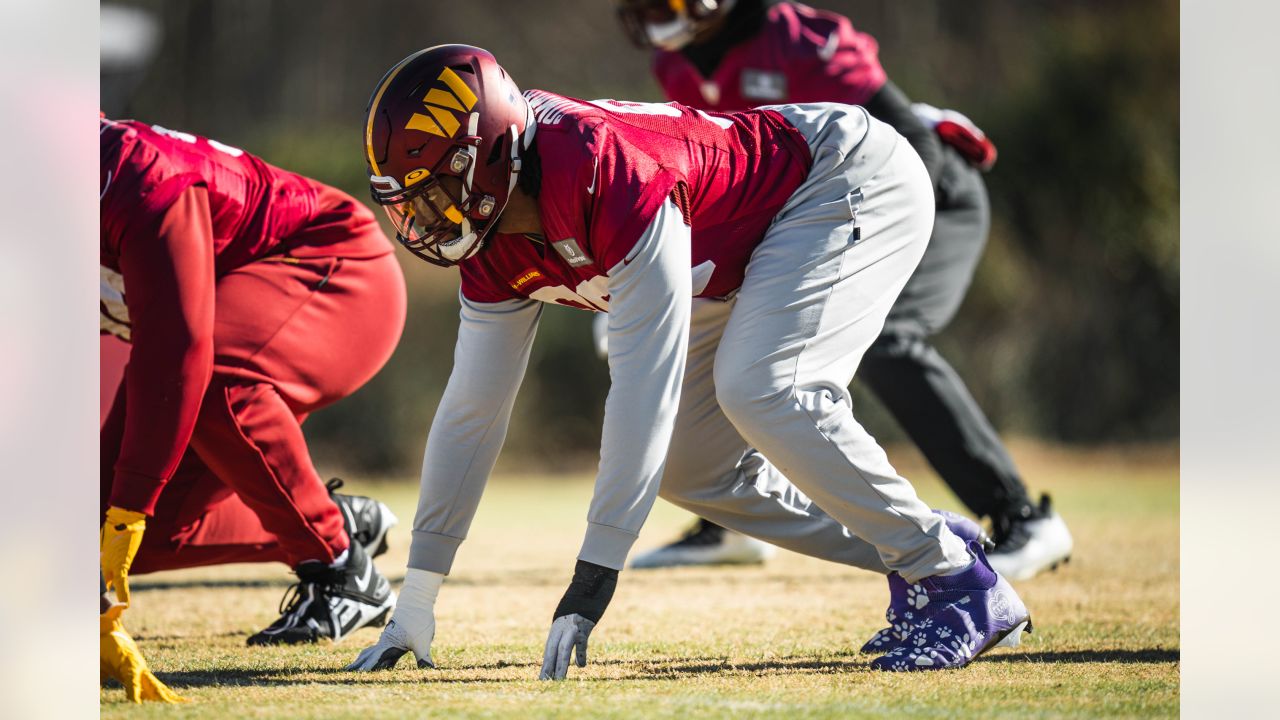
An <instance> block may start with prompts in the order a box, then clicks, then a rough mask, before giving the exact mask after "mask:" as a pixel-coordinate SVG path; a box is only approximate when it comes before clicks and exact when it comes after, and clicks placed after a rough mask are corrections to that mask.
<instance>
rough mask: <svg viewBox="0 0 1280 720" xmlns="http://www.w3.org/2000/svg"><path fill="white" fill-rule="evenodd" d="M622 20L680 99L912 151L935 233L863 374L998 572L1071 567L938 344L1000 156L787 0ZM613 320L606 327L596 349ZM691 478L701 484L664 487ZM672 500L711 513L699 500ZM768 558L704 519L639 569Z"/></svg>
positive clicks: (680, 8)
mask: <svg viewBox="0 0 1280 720" xmlns="http://www.w3.org/2000/svg"><path fill="white" fill-rule="evenodd" d="M618 14H619V18H620V19H621V20H622V24H623V26H624V28H625V29H626V31H627V34H628V36H629V37H630V38H631V39H632V41H633V42H635V43H636V44H637V45H638V46H640V47H645V48H652V49H653V51H654V54H653V71H654V74H655V75H656V76H657V79H658V82H659V83H660V84H661V85H662V88H663V90H664V92H665V93H666V95H667V97H668V98H669V99H671V100H674V101H676V102H679V103H682V104H685V105H689V106H691V107H697V108H702V109H704V110H718V111H721V112H729V111H737V110H745V109H747V108H749V107H754V106H757V105H764V104H772V103H796V102H824V101H827V102H840V103H847V104H850V105H861V106H863V107H865V108H866V109H867V112H869V113H870V114H871V115H872V117H875V118H877V119H879V120H883V121H884V122H886V123H888V124H889V125H891V126H893V128H894V129H896V130H897V131H898V132H899V133H900V134H901V135H902V136H903V137H905V138H906V139H907V140H908V141H909V142H910V143H911V146H912V147H914V148H915V150H916V152H917V153H918V154H919V155H920V157H921V159H922V160H923V161H924V164H925V167H926V168H927V169H928V171H929V177H930V180H931V181H932V183H933V187H934V195H935V197H936V210H937V214H936V216H935V220H934V226H933V237H932V239H931V240H930V242H929V247H928V249H927V250H926V251H925V254H924V258H923V259H922V260H921V262H920V266H919V268H918V269H917V270H916V271H915V273H914V274H913V275H912V277H911V280H910V281H909V282H908V283H907V285H906V287H905V288H903V290H902V294H901V295H900V296H899V297H898V301H897V302H896V303H895V304H894V306H893V308H892V309H890V311H889V316H888V318H887V319H886V321H885V326H884V331H883V332H881V334H880V337H879V338H877V339H876V341H875V342H874V343H872V345H871V347H870V348H869V349H868V350H867V353H866V355H865V356H864V357H863V359H862V364H861V365H860V366H859V368H858V377H860V378H861V379H862V381H863V382H865V383H866V384H867V386H868V387H870V388H871V390H872V391H873V392H875V394H876V396H877V397H879V398H880V400H881V402H883V403H884V405H885V407H886V408H888V409H889V411H890V412H891V413H892V414H893V416H894V418H896V419H897V421H898V423H899V424H900V425H901V426H902V428H903V429H904V430H905V431H906V432H907V434H908V435H909V436H910V437H911V439H912V440H913V441H914V442H915V443H916V445H917V446H918V447H919V448H920V450H921V452H922V453H923V454H924V456H925V458H926V459H928V461H929V463H930V464H931V465H933V468H934V469H935V470H936V471H937V472H938V474H939V475H940V476H941V477H942V479H943V480H944V481H946V483H947V484H948V485H949V486H950V487H951V489H952V490H953V491H954V492H955V493H956V495H957V496H959V497H960V499H961V500H962V501H963V502H964V503H965V505H967V506H968V507H969V509H971V510H972V511H973V512H974V514H975V515H977V516H979V517H990V518H991V523H992V530H993V533H992V534H993V535H994V540H995V543H996V547H995V550H994V551H993V552H992V553H991V555H990V560H991V565H992V566H993V567H995V568H996V569H997V570H999V571H1000V573H1001V574H1002V575H1005V576H1006V577H1008V578H1010V579H1014V580H1021V579H1026V578H1030V577H1032V576H1034V575H1035V574H1036V573H1038V572H1040V571H1042V570H1045V569H1047V568H1050V567H1056V566H1057V564H1058V563H1060V562H1063V561H1065V560H1066V559H1067V558H1068V557H1069V556H1070V554H1071V548H1072V540H1071V534H1070V533H1069V532H1068V531H1067V527H1066V524H1065V523H1063V521H1062V519H1061V518H1060V517H1059V516H1058V514H1057V513H1055V512H1054V511H1053V508H1052V505H1051V504H1050V500H1049V497H1048V496H1047V495H1042V496H1041V498H1040V501H1039V503H1035V502H1032V500H1031V498H1030V497H1029V496H1028V494H1027V488H1026V486H1025V485H1024V484H1023V482H1022V479H1021V477H1020V476H1019V474H1018V471H1017V469H1016V468H1015V467H1014V464H1013V460H1012V459H1011V458H1010V457H1009V453H1008V452H1007V451H1006V450H1005V448H1004V445H1003V443H1001V442H1000V438H999V436H998V435H997V434H996V432H995V430H994V429H993V428H992V426H991V423H990V422H989V421H988V420H987V418H986V416H985V415H984V414H983V412H982V410H981V409H980V408H979V407H978V405H977V403H975V402H974V400H973V397H972V396H971V395H970V394H969V391H968V389H967V388H966V387H965V384H964V381H963V380H962V379H961V378H960V376H959V375H958V374H956V371H955V370H954V369H952V367H951V365H950V364H949V363H947V361H946V360H945V359H944V358H943V357H942V356H941V355H940V354H939V353H938V351H937V350H936V349H935V348H934V347H933V345H932V344H931V343H930V342H929V338H930V337H931V336H932V335H935V334H936V333H938V332H939V331H941V330H942V329H943V328H944V327H946V325H947V323H949V322H950V321H951V318H952V317H954V316H955V313H956V311H957V309H959V307H960V303H961V301H962V300H963V299H964V295H965V292H966V291H967V290H968V288H969V283H970V281H971V279H972V278H973V273H974V270H975V268H976V267H977V265H978V260H979V258H980V257H981V255H982V250H983V247H984V246H985V245H986V241H987V231H988V228H989V226H990V206H989V203H988V200H987V190H986V186H985V184H984V182H983V180H982V176H981V171H983V170H986V169H989V168H990V167H991V164H992V163H994V162H995V147H994V146H993V145H992V144H991V143H990V142H989V141H987V139H986V138H985V136H984V135H983V134H982V132H981V131H980V130H978V129H977V128H976V127H974V126H973V125H972V123H970V122H969V121H968V120H967V119H966V118H964V117H963V116H960V115H958V114H956V113H952V112H947V111H940V110H937V109H935V108H932V107H929V106H924V105H915V106H913V105H912V104H911V102H910V101H909V100H908V99H907V97H906V96H905V95H904V94H903V92H902V91H901V90H900V89H898V87H897V86H896V85H894V84H893V82H892V81H891V80H889V79H888V77H887V75H886V74H885V71H884V69H883V68H882V67H881V65H880V60H879V58H878V56H877V46H876V42H875V40H874V39H872V38H871V37H870V36H869V35H866V34H865V33H860V32H858V31H856V30H855V29H854V28H853V26H852V25H851V24H850V23H849V20H848V19H847V18H844V17H841V16H839V15H836V14H833V13H828V12H823V11H819V10H814V9H812V8H809V7H806V6H804V5H801V4H798V3H793V2H788V1H786V0H719V1H717V0H689V1H688V2H685V0H620V1H619V5H618ZM602 323H603V320H600V319H597V323H596V327H597V333H596V335H597V347H599V346H600V345H601V344H602V342H601V339H602V337H603V335H602V333H601V332H600V330H601V329H602V327H603V325H602ZM747 461H748V462H749V461H750V458H748V459H747ZM686 482H689V483H696V482H698V481H697V480H695V479H689V478H681V477H670V476H669V477H668V478H667V479H666V480H665V481H664V483H686ZM674 501H675V502H676V504H678V505H681V506H682V507H684V508H686V509H688V510H690V511H692V512H694V513H698V514H701V515H703V516H705V515H706V513H705V512H704V511H703V509H702V508H701V507H700V505H701V503H700V501H699V499H698V498H697V497H696V496H693V497H680V498H678V499H676V500H674ZM771 551H772V548H770V547H768V546H767V545H764V544H763V543H760V542H759V541H756V540H753V539H751V538H746V537H743V536H741V535H738V534H736V533H733V532H726V531H725V530H724V528H722V527H721V526H720V525H718V524H716V523H714V522H711V521H709V520H706V519H700V520H699V521H698V523H697V524H695V526H694V527H693V528H692V529H691V530H690V531H689V532H688V533H686V535H685V536H684V537H682V538H681V539H680V540H678V541H676V542H674V543H672V544H670V545H667V546H665V547H661V548H658V549H656V550H653V551H650V552H648V553H645V554H643V555H641V556H639V557H637V558H636V559H635V560H634V561H633V563H632V564H633V566H634V567H664V566H669V565H703V564H718V563H750V562H761V561H763V560H764V559H765V558H766V557H768V556H769V555H770V554H772V553H771Z"/></svg>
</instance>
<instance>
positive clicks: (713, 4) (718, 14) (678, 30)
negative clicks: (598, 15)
mask: <svg viewBox="0 0 1280 720" xmlns="http://www.w3.org/2000/svg"><path fill="white" fill-rule="evenodd" d="M735 2H736V0H618V19H619V20H621V21H622V27H623V29H624V30H626V31H627V37H629V38H631V42H633V43H635V44H636V47H642V48H661V49H662V50H679V49H680V48H682V47H684V46H685V45H688V44H689V43H690V42H691V41H692V40H693V39H694V37H696V36H697V34H698V33H700V32H702V31H703V30H705V29H707V28H708V27H710V26H711V25H712V24H714V23H715V22H717V21H718V20H720V18H722V17H724V16H725V15H726V14H728V12H729V11H730V10H732V9H733V6H734V3H735Z"/></svg>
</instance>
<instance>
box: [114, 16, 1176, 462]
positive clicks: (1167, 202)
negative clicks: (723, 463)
mask: <svg viewBox="0 0 1280 720" xmlns="http://www.w3.org/2000/svg"><path fill="white" fill-rule="evenodd" d="M809 4H811V5H813V6H815V7H819V8H824V9H830V10H834V11H837V12H840V13H842V14H845V15H847V16H848V17H849V18H850V19H851V20H852V21H853V23H854V26H855V27H857V28H858V29H859V30H861V31H863V32H867V33H869V34H871V35H872V36H874V37H875V38H876V39H877V40H878V41H879V44H880V53H881V59H882V61H883V64H884V67H885V68H886V70H887V71H888V73H889V76H890V78H892V79H893V80H894V81H895V82H897V84H898V85H899V86H900V87H902V88H903V89H904V90H905V91H906V92H907V94H908V95H909V96H910V97H912V99H914V100H919V101H925V102H929V103H931V104H934V105H938V106H944V107H950V108H954V109H957V110H960V111H961V112H964V113H965V114H967V115H968V116H969V117H970V118H972V119H973V120H974V121H976V122H977V123H978V124H979V125H980V126H981V127H982V128H983V129H984V130H985V131H986V132H987V134H988V135H989V136H990V137H991V138H992V139H993V140H994V141H995V142H996V144H997V145H998V146H999V149H1000V159H999V162H998V163H997V164H996V167H995V169H994V170H993V171H992V172H991V173H990V174H989V175H988V176H987V180H988V183H989V187H990V190H991V195H992V202H993V215H994V218H993V228H992V233H991V238H990V242H989V245H988V249H987V252H986V255H985V257H984V259H983V262H982V264H981V265H980V267H979V269H978V273H977V277H976V279H975V282H974V285H973V288H972V290H971V291H970V293H969V296H968V298H967V300H966V301H965V304H964V306H963V308H962V309H961V312H960V315H959V316H958V317H957V318H956V320H955V321H954V322H953V324H952V325H951V327H950V328H949V329H948V330H947V331H946V332H945V333H944V334H943V335H942V336H941V337H939V338H938V342H937V344H938V346H939V348H940V349H941V351H942V352H943V354H944V355H945V356H946V357H947V358H948V359H949V360H950V361H951V362H952V363H953V364H954V365H955V366H956V368H957V369H958V370H959V372H960V373H961V375H962V376H963V377H964V378H965V379H966V381H967V382H968V385H969V387H970V389H971V390H972V391H973V393H974V395H975V396H976V397H977V399H978V402H979V403H980V404H981V405H982V406H983V407H984V408H985V409H986V410H987V412H988V414H989V415H990V417H991V418H992V420H993V421H994V422H995V424H996V426H997V427H998V428H999V429H1000V430H1001V432H1002V433H1004V434H1006V435H1013V436H1020V437H1029V438H1035V439H1040V440H1044V441H1048V442H1053V443H1064V444H1072V445H1109V446H1111V445H1117V444H1131V443H1162V442H1165V441H1176V440H1177V438H1178V434H1179V417H1178V407H1179V387H1178V378H1179V350H1178V340H1179V334H1178V326H1179V266H1178V256H1179V230H1178V217H1179V202H1178V187H1179V147H1178V132H1179V121H1178V110H1179V89H1178V79H1179V54H1178V49H1179V48H1178V43H1179V27H1178V17H1179V15H1178V4H1177V3H1176V2H1173V1H1172V0H1134V1H1131V2H1125V3H1112V2H1102V1H1100V0H1072V1H1070V2H1066V1H1046V0H1041V1H1034V2H1032V1H1028V0H971V1H970V2H965V3H956V2H946V1H945V0H861V1H860V0H815V2H812V3H809ZM101 28H102V30H101V32H102V36H101V47H102V58H101V60H102V65H101V73H102V75H101V81H102V107H103V110H105V111H106V112H107V114H108V115H109V116H113V117H118V118H123V117H132V118H137V119H140V120H145V121H148V122H153V123H159V124H161V125H164V126H166V127H170V128H176V129H181V130H184V131H189V132H194V133H197V134H201V135H205V136H208V137H212V138H216V139H218V140H221V141H223V142H226V143H229V144H232V145H236V146H239V147H243V148H245V149H246V150H248V151H250V152H253V153H255V154H257V155H259V156H261V157H263V158H264V159H266V160H268V161H269V162H271V163H273V164H276V165H280V166H283V167H285V168H288V169H290V170H293V171H296V172H299V173H302V174H305V175H309V176H312V177H315V178H317V179H319V180H321V181H323V182H326V183H329V184H331V185H335V186H337V187H340V188H343V189H345V190H347V191H348V192H350V193H352V194H353V195H355V196H356V197H357V198H361V199H365V198H367V197H368V192H367V183H366V178H365V175H364V165H363V160H362V155H361V145H360V140H359V137H360V130H361V125H362V123H363V119H364V109H365V104H366V101H367V99H368V94H369V92H370V90H371V89H372V87H373V85H374V84H375V83H376V82H377V80H378V79H379V78H380V77H381V76H382V74H383V72H384V71H385V70H386V69H387V68H389V67H390V66H391V65H393V64H394V63H395V62H397V61H398V60H400V59H401V58H402V57H404V56H405V55H408V54H409V53H410V52H412V51H414V50H416V49H419V48H421V47H425V46H429V45H435V44H439V43H445V42H465V43H470V44H474V45H479V46H482V47H485V48H487V49H489V50H491V51H493V52H494V53H495V54H496V55H497V57H498V59H499V61H500V62H502V63H503V64H504V65H505V66H506V67H507V69H508V70H509V71H510V72H511V73H512V75H513V76H514V77H515V79H516V81H517V82H518V83H519V84H520V85H521V87H522V88H532V87H538V88H546V89H548V90H553V91H555V92H559V93H563V94H566V95H572V96H577V97H582V98H588V99H589V98H598V97H612V98H620V99H629V100H662V99H663V98H662V96H661V94H660V92H659V90H658V86H657V84H656V83H655V82H654V81H653V79H652V78H651V76H650V74H649V71H648V57H647V54H646V53H645V52H642V51H640V50H636V49H634V48H632V47H631V46H630V45H629V43H628V42H627V41H626V39H625V37H624V36H623V34H622V31H621V30H620V28H619V26H618V25H617V23H616V21H615V18H614V12H613V4H612V2H610V1H609V0H539V1H538V2H523V1H518V0H472V1H468V2H453V3H443V2H422V1H420V0H419V1H407V0H386V1H381V2H378V3H353V2H339V1H336V0H274V1H273V2H260V1H259V0H185V1H183V2H171V1H166V0H136V1H128V2H118V3H111V4H105V3H104V4H103V6H102V25H101ZM398 255H399V258H400V260H401V263H402V265H403V267H404V270H405V274H406V276H407V278H408V281H409V292H410V310H409V322H408V325H407V327H406V329H405V333H404V338H403V340H402V342H401V344H400V347H399V349H398V350H397V351H396V354H395V356H394V357H393V358H392V359H391V361H390V363H389V364H388V365H387V367H386V368H385V369H384V370H383V371H382V372H381V373H380V374H379V375H378V376H377V377H376V378H375V379H374V380H373V381H372V382H371V383H369V385H367V386H366V387H365V388H363V389H362V390H361V391H359V392H358V393H356V394H355V395H354V396H352V397H350V398H348V399H346V400H344V401H342V402H340V403H338V404H337V405H335V406H334V407H332V408H330V409H328V410H325V411H323V412H320V413H317V414H316V415H314V416H313V417H312V418H311V419H310V420H309V421H308V423H307V426H306V432H307V435H308V437H309V439H310V440H311V443H312V448H313V454H314V456H315V459H316V462H317V465H318V466H319V467H320V469H321V472H322V473H339V472H352V473H359V474H362V475H365V476H391V475H402V476H403V475H416V473H417V471H418V469H419V465H420V462H421V453H422V448H423V445H424V443H425V439H426V432H427V428H428V427H429V425H430V422H431V418H432V414H433V412H434V409H435V406H436V404H437V402H438V400H439V397H440V394H441V392H442V391H443V388H444V383H445V381H446V380H447V377H448V373H449V369H450V367H451V365H452V353H453V343H454V337H455V331H456V324H457V300H456V290H457V282H458V275H457V273H456V272H454V271H447V270H441V269H437V268H434V267H431V266H429V265H427V264H426V263H423V262H421V261H419V260H416V259H414V258H412V257H411V256H409V255H408V254H407V253H398ZM104 342H107V343H108V344H107V345H106V346H104V358H105V360H106V362H107V363H108V364H110V363H111V362H113V361H116V362H118V361H119V359H120V358H121V357H122V350H121V348H120V347H116V346H112V345H110V344H109V343H110V342H111V341H104ZM108 376H109V373H104V385H105V384H107V383H108V379H107V378H108ZM607 389H608V372H607V368H606V367H605V365H604V363H603V362H601V361H599V360H597V359H596V357H595V355H594V353H593V351H592V349H591V343H590V316H589V314H588V313H585V312H581V311H575V310H570V309H567V308H562V307H550V308H548V311H547V312H546V314H545V315H544V319H543V323H542V325H541V327H540V329H539V338H538V342H537V343H536V344H535V349H534V356H533V360H532V362H531V365H530V370H529V374H528V376H527V378H526V381H525V384H524V388H523V390H522V392H521V395H520V400H519V402H518V404H517V406H516V416H515V418H514V420H513V423H512V431H511V435H510V437H509V439H508V442H507V446H506V449H507V451H506V452H505V453H504V455H503V459H502V460H501V461H500V462H501V464H502V465H503V466H505V467H507V468H513V467H519V468H521V469H529V468H531V467H532V468H540V469H547V470H560V469H571V468H572V469H581V468H583V467H587V466H589V465H590V464H591V463H593V462H594V460H595V457H596V450H597V448H598V443H599V429H600V420H601V418H602V414H603V405H604V396H605V393H606V391H607ZM854 397H855V403H856V405H857V407H856V412H857V413H858V415H859V417H860V418H861V419H862V420H863V421H864V424H866V425H867V426H868V428H869V429H870V430H871V431H872V432H873V434H875V435H876V436H877V437H879V438H881V439H883V440H886V441H893V440H895V439H899V438H900V437H901V434H900V433H899V431H898V429H897V428H896V427H894V426H893V424H892V421H891V420H889V419H888V416H887V415H886V414H885V413H884V412H883V411H882V410H881V409H880V408H879V407H878V406H876V404H875V401H874V399H873V398H872V397H871V395H870V394H869V393H866V392H862V391H861V390H860V388H858V387H857V383H856V381H855V385H854ZM552 417H554V418H555V419H556V422H557V432H556V433H554V434H552V433H546V432H544V431H543V428H545V427H546V424H545V422H546V420H547V419H549V418H552Z"/></svg>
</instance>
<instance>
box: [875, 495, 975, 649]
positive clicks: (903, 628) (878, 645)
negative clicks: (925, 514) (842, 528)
mask: <svg viewBox="0 0 1280 720" xmlns="http://www.w3.org/2000/svg"><path fill="white" fill-rule="evenodd" d="M934 513H936V514H938V515H939V516H941V517H942V519H943V521H945V522H946V524H947V529H949V530H950V531H951V532H952V533H953V534H954V535H955V536H956V537H958V538H960V539H961V540H964V541H965V544H966V545H971V544H973V543H977V544H978V545H980V546H981V547H984V548H985V547H986V544H987V543H988V542H989V541H988V538H987V535H986V533H985V532H983V531H982V527H981V526H980V525H978V524H977V523H976V522H974V521H972V520H970V519H969V518H966V517H964V516H963V515H957V514H956V513H953V512H947V511H945V510H934ZM888 579H889V607H888V608H887V609H886V610H885V611H884V619H885V620H886V621H887V622H888V623H889V626H888V627H885V628H881V629H880V630H878V631H876V634H875V635H872V636H871V639H870V640H868V641H867V642H866V643H864V644H863V645H862V652H864V653H882V652H885V651H886V650H889V649H892V648H893V647H896V646H897V645H898V644H900V643H901V642H902V641H904V640H906V639H907V637H908V636H910V635H911V632H912V631H913V630H914V629H915V626H916V624H917V623H918V622H919V618H917V614H920V613H922V611H924V609H925V608H926V606H928V604H929V593H928V591H927V590H925V588H924V586H923V585H920V584H919V583H916V584H914V585H913V584H911V583H908V582H907V581H906V580H904V579H903V578H902V576H901V575H899V574H898V573H896V572H895V573H889V577H888Z"/></svg>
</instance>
